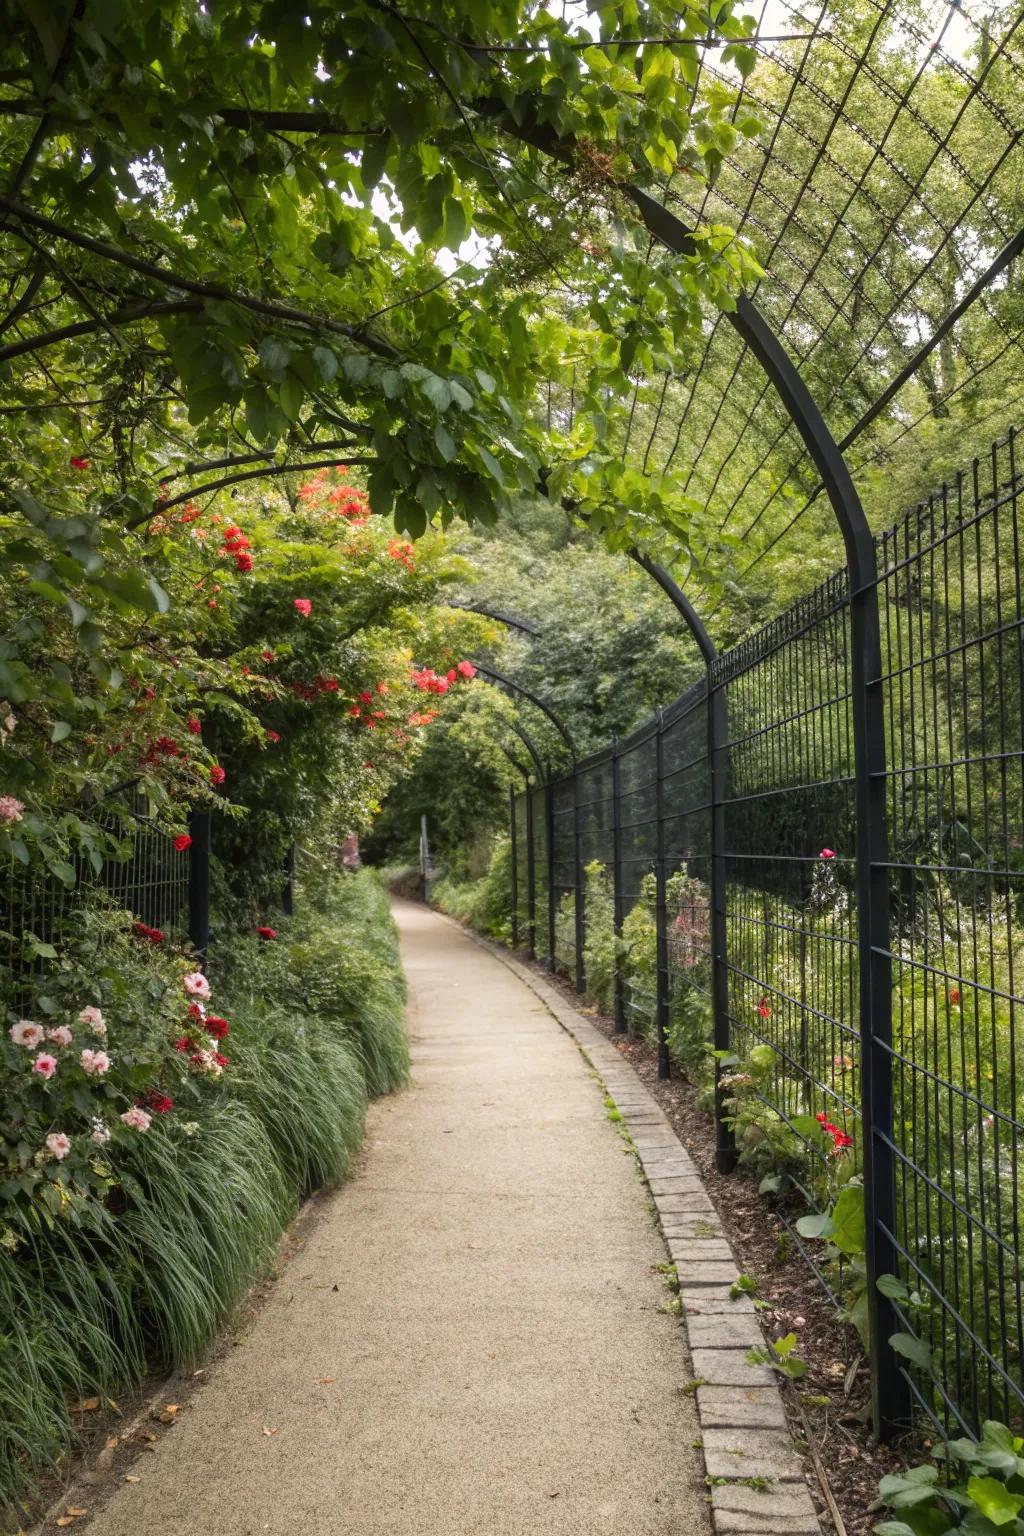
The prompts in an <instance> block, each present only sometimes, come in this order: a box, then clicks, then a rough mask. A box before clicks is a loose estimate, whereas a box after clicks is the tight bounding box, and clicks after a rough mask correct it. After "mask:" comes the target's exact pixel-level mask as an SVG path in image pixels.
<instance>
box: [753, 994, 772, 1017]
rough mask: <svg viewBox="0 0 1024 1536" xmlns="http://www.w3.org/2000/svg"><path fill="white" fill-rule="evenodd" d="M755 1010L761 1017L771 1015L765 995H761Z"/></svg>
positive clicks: (769, 1005)
mask: <svg viewBox="0 0 1024 1536" xmlns="http://www.w3.org/2000/svg"><path fill="white" fill-rule="evenodd" d="M757 1011H758V1013H759V1014H760V1015H761V1017H762V1019H770V1018H771V1016H772V1009H771V1004H770V1003H769V1001H768V999H767V998H766V997H762V998H761V1000H760V1002H759V1003H758V1005H757Z"/></svg>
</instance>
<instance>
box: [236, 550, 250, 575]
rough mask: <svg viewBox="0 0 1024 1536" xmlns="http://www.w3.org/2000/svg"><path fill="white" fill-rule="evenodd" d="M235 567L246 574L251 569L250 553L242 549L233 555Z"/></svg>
mask: <svg viewBox="0 0 1024 1536" xmlns="http://www.w3.org/2000/svg"><path fill="white" fill-rule="evenodd" d="M235 569H236V570H237V571H241V573H242V575H243V576H247V575H248V574H249V572H250V571H251V570H252V555H249V554H246V552H245V551H244V550H242V551H241V552H240V553H239V554H237V555H236V556H235Z"/></svg>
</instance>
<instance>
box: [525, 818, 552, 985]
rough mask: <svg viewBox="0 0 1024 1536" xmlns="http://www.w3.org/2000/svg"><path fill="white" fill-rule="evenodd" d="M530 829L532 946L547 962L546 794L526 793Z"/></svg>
mask: <svg viewBox="0 0 1024 1536" xmlns="http://www.w3.org/2000/svg"><path fill="white" fill-rule="evenodd" d="M530 807H531V823H530V825H531V829H532V833H533V836H532V849H533V868H534V902H533V909H534V910H533V917H534V931H535V939H534V946H535V949H536V952H537V954H538V955H542V956H543V957H544V958H545V959H547V960H550V959H551V942H550V939H551V934H550V928H549V925H548V910H549V892H550V888H551V886H550V870H549V868H548V825H547V792H546V790H544V789H543V788H536V789H531V790H530Z"/></svg>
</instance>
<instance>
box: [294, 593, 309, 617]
mask: <svg viewBox="0 0 1024 1536" xmlns="http://www.w3.org/2000/svg"><path fill="white" fill-rule="evenodd" d="M295 608H296V610H297V612H299V613H301V614H302V617H303V618H304V619H308V618H309V616H310V614H311V613H312V612H313V604H312V603H311V602H310V600H309V598H308V597H297V598H296V599H295Z"/></svg>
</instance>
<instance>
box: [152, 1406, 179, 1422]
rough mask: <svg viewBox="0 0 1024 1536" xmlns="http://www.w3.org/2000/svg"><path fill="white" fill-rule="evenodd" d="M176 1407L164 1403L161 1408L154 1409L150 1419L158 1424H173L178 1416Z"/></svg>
mask: <svg viewBox="0 0 1024 1536" xmlns="http://www.w3.org/2000/svg"><path fill="white" fill-rule="evenodd" d="M178 1406H179V1405H178V1404H177V1403H165V1404H164V1406H163V1408H154V1409H153V1412H152V1414H151V1415H150V1417H151V1418H154V1419H156V1420H157V1421H158V1423H160V1424H173V1423H174V1421H175V1419H176V1418H177V1416H178Z"/></svg>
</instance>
